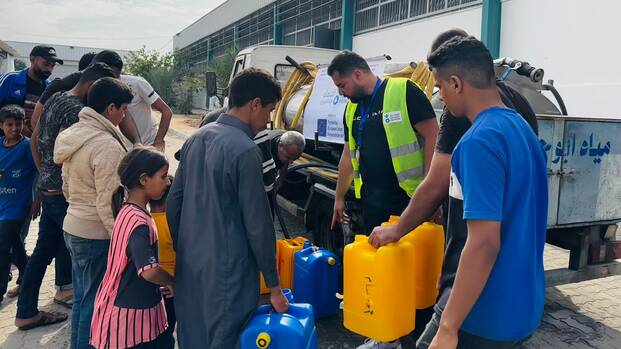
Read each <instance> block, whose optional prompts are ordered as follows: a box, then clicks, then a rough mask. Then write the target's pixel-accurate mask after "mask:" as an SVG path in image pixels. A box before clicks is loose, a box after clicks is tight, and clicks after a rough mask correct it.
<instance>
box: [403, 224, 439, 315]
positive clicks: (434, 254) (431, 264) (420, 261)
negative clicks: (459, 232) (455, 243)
mask: <svg viewBox="0 0 621 349" xmlns="http://www.w3.org/2000/svg"><path fill="white" fill-rule="evenodd" d="M400 241H408V242H410V243H411V244H412V245H413V246H414V260H413V262H412V264H413V265H414V268H415V270H416V272H415V275H416V309H425V308H429V307H431V306H433V305H434V304H435V303H436V299H437V298H438V278H439V277H440V272H441V271H442V262H443V260H444V229H442V226H441V225H438V224H435V223H431V222H425V223H423V224H421V225H419V226H418V227H416V229H414V230H412V231H411V232H409V233H408V234H406V235H405V236H404V237H402V238H401V240H400Z"/></svg>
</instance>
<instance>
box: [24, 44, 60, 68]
mask: <svg viewBox="0 0 621 349" xmlns="http://www.w3.org/2000/svg"><path fill="white" fill-rule="evenodd" d="M30 56H34V57H43V58H45V59H46V60H47V61H48V62H50V63H58V64H61V65H62V64H63V63H64V62H63V60H62V59H60V58H58V57H57V56H56V50H55V49H54V48H53V47H52V46H45V45H37V46H35V47H33V48H32V51H30Z"/></svg>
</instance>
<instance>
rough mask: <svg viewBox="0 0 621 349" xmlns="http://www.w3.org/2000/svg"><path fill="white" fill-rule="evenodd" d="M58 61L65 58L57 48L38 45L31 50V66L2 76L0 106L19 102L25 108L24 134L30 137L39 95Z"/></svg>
mask: <svg viewBox="0 0 621 349" xmlns="http://www.w3.org/2000/svg"><path fill="white" fill-rule="evenodd" d="M56 63H58V64H63V63H64V62H63V60H62V59H59V58H58V57H57V56H56V50H55V49H54V48H53V47H51V46H44V45H38V46H35V47H34V48H33V49H32V51H30V67H28V68H25V69H23V70H21V71H15V72H10V73H6V74H4V75H2V76H0V107H3V106H5V105H7V104H17V105H20V106H22V107H23V108H24V111H25V112H26V118H25V119H24V130H23V131H22V134H23V135H24V136H27V137H30V135H31V134H32V129H31V127H30V117H31V115H32V111H33V110H34V106H35V104H36V103H37V100H38V99H39V96H41V94H42V93H43V91H44V90H45V87H46V86H47V85H48V84H49V80H48V78H49V77H50V75H52V71H53V70H54V66H56Z"/></svg>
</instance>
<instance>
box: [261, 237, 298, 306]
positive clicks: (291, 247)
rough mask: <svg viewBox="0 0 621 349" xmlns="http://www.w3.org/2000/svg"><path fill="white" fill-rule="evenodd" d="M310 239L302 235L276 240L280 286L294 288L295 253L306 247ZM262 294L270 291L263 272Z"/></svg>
mask: <svg viewBox="0 0 621 349" xmlns="http://www.w3.org/2000/svg"><path fill="white" fill-rule="evenodd" d="M307 241H308V240H307V239H306V238H303V237H301V236H298V237H296V238H293V239H282V240H277V241H276V261H277V266H276V267H277V268H278V277H279V278H280V288H288V289H292V288H293V269H294V268H293V263H294V257H295V253H296V252H297V251H299V250H301V249H302V248H303V247H304V243H305V242H307ZM260 293H261V294H267V293H270V290H269V288H267V286H266V285H265V279H264V278H263V273H261V292H260Z"/></svg>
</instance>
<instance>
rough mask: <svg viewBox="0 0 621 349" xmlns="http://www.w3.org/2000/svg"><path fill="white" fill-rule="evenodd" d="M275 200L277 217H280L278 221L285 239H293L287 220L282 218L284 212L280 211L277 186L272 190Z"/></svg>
mask: <svg viewBox="0 0 621 349" xmlns="http://www.w3.org/2000/svg"><path fill="white" fill-rule="evenodd" d="M272 196H273V200H274V201H273V202H274V211H276V217H277V218H278V223H280V228H282V235H284V236H285V239H291V235H290V234H289V229H288V228H287V225H286V224H285V220H284V219H283V218H282V212H281V211H280V206H278V192H277V190H276V188H274V190H272Z"/></svg>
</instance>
